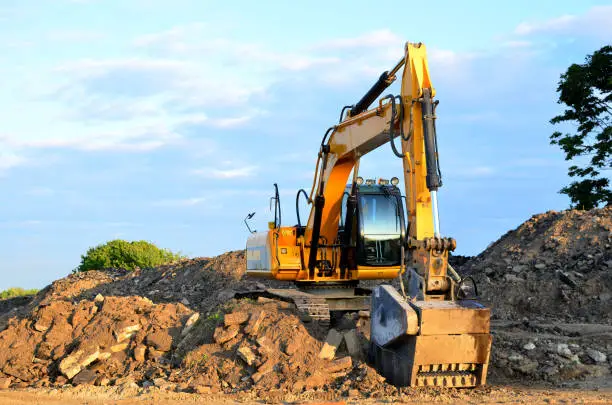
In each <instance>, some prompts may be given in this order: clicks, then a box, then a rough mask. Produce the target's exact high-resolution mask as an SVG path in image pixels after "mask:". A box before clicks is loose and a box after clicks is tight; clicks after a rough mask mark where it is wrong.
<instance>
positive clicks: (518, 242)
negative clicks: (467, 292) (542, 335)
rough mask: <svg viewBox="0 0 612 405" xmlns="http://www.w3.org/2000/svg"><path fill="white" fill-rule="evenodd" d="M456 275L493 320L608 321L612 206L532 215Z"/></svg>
mask: <svg viewBox="0 0 612 405" xmlns="http://www.w3.org/2000/svg"><path fill="white" fill-rule="evenodd" d="M460 272H461V273H463V274H467V275H471V276H472V277H474V279H476V281H477V282H478V286H479V288H480V291H479V292H480V294H481V297H482V299H483V302H485V303H486V304H488V305H490V306H491V307H492V309H493V316H494V318H498V319H508V320H510V319H514V320H522V319H523V318H526V319H529V320H537V319H544V318H546V319H557V320H562V321H566V322H604V323H612V207H606V208H602V209H593V210H590V211H578V210H568V211H562V212H555V211H550V212H547V213H544V214H540V215H534V216H533V217H531V218H530V219H529V220H527V221H526V222H525V223H523V224H522V225H520V226H519V227H518V228H517V229H515V230H513V231H510V232H508V233H507V234H505V235H504V236H503V237H502V238H500V239H499V240H498V241H497V242H495V243H493V244H492V245H491V246H489V247H488V248H487V249H486V250H485V251H484V252H482V253H481V254H479V255H478V256H477V257H475V258H473V259H472V260H470V261H468V262H467V263H465V264H464V265H463V266H462V267H461V268H460Z"/></svg>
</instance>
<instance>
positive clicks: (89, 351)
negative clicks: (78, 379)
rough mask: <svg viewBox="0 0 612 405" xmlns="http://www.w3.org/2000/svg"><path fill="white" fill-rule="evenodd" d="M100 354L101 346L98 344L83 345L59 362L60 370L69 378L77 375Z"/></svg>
mask: <svg viewBox="0 0 612 405" xmlns="http://www.w3.org/2000/svg"><path fill="white" fill-rule="evenodd" d="M99 356H100V348H99V347H98V346H97V345H92V346H89V347H83V348H81V349H78V350H76V351H74V352H72V353H71V354H70V355H68V356H66V357H64V359H62V361H61V362H60V364H59V370H60V372H61V373H62V374H64V375H65V376H66V377H67V378H68V379H71V378H72V377H74V376H75V375H77V374H78V373H79V372H80V371H81V370H82V369H83V367H87V366H88V365H90V364H91V363H93V362H94V361H96V360H97V359H98V357H99Z"/></svg>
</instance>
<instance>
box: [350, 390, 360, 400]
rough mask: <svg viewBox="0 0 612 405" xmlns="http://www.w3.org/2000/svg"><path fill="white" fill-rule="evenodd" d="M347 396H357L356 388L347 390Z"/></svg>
mask: <svg viewBox="0 0 612 405" xmlns="http://www.w3.org/2000/svg"><path fill="white" fill-rule="evenodd" d="M348 396H349V397H351V398H355V397H358V396H359V390H356V389H351V390H348Z"/></svg>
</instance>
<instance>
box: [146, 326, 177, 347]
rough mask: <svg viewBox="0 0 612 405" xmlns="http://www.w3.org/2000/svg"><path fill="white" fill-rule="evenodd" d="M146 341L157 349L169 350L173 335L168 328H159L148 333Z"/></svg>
mask: <svg viewBox="0 0 612 405" xmlns="http://www.w3.org/2000/svg"><path fill="white" fill-rule="evenodd" d="M146 343H147V345H149V346H152V347H154V348H155V350H159V351H160V352H167V351H170V349H171V348H172V336H170V334H169V333H168V332H167V331H166V330H157V331H155V332H153V333H150V334H148V335H147V337H146Z"/></svg>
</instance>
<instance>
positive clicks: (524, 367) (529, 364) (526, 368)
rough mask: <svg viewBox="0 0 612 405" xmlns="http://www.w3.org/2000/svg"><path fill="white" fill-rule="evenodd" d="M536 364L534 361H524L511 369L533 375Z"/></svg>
mask: <svg viewBox="0 0 612 405" xmlns="http://www.w3.org/2000/svg"><path fill="white" fill-rule="evenodd" d="M538 366H539V364H538V362H537V361H535V360H530V359H524V360H523V361H520V362H519V363H518V364H516V365H514V366H513V367H512V368H513V369H515V370H518V371H520V372H521V373H523V374H533V373H535V372H536V370H537V369H538Z"/></svg>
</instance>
